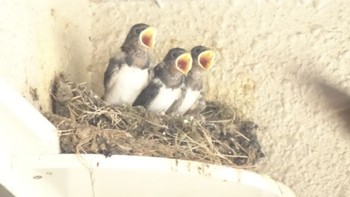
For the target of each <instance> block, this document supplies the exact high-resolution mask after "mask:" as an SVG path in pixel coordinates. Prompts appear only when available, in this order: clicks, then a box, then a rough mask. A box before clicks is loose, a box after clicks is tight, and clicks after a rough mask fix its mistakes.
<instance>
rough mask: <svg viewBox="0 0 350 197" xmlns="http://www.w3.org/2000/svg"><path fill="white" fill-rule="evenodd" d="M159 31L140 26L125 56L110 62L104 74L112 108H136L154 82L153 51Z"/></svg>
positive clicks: (125, 48) (127, 41)
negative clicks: (140, 95)
mask: <svg viewBox="0 0 350 197" xmlns="http://www.w3.org/2000/svg"><path fill="white" fill-rule="evenodd" d="M154 44H155V30H154V28H153V27H150V26H149V25H146V24H143V23H140V24H136V25H134V26H132V27H131V29H130V31H129V33H128V35H127V37H126V39H125V41H124V43H123V45H122V46H121V53H120V54H118V55H117V56H115V57H112V58H110V60H109V64H108V67H107V69H106V71H105V73H104V87H105V92H104V96H103V99H104V100H105V101H106V103H107V104H110V105H123V104H127V105H132V103H133V102H134V101H135V99H136V98H137V96H138V95H139V94H140V92H141V91H142V90H143V89H144V88H145V87H146V86H147V85H148V83H149V81H150V80H151V73H150V71H151V68H150V61H151V60H150V51H151V50H152V48H153V47H154Z"/></svg>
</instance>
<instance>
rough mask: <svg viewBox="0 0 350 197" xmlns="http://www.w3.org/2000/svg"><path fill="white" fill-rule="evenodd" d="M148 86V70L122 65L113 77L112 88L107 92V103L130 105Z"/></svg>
mask: <svg viewBox="0 0 350 197" xmlns="http://www.w3.org/2000/svg"><path fill="white" fill-rule="evenodd" d="M147 84H148V70H147V69H143V70H142V69H140V68H136V67H132V66H128V65H126V64H124V65H122V66H121V68H120V70H119V71H118V73H115V74H114V76H112V77H111V82H110V87H109V89H108V90H107V91H106V94H105V96H104V97H105V101H106V102H107V103H108V104H115V105H122V104H129V105H132V103H133V102H134V101H135V100H136V98H137V96H138V95H139V94H140V92H141V91H142V90H143V89H144V88H145V87H146V86H147Z"/></svg>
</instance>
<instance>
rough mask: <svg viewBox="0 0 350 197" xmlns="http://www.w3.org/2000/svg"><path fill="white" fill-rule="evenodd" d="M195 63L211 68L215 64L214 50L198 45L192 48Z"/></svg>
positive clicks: (206, 68)
mask: <svg viewBox="0 0 350 197" xmlns="http://www.w3.org/2000/svg"><path fill="white" fill-rule="evenodd" d="M191 55H192V58H193V61H194V64H196V65H199V66H200V67H201V68H203V69H204V70H209V69H210V68H211V67H212V66H213V64H214V56H215V55H214V51H213V50H211V49H209V48H207V47H205V46H196V47H194V48H193V49H192V50H191Z"/></svg>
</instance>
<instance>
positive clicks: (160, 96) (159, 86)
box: [133, 48, 192, 114]
mask: <svg viewBox="0 0 350 197" xmlns="http://www.w3.org/2000/svg"><path fill="white" fill-rule="evenodd" d="M191 67H192V58H191V54H190V53H188V52H187V51H186V50H184V49H182V48H173V49H171V50H169V52H168V53H167V55H166V56H165V58H164V60H163V61H162V62H161V63H159V64H158V65H157V66H156V67H155V68H154V77H153V79H152V81H151V82H150V83H149V85H148V86H147V87H146V88H145V89H144V90H143V91H142V92H141V94H140V95H139V96H138V98H137V99H136V101H135V102H134V104H133V105H134V106H138V105H142V106H144V107H145V108H146V109H148V110H149V111H153V112H157V113H161V114H164V113H165V112H166V111H167V110H168V109H169V107H170V106H171V105H172V104H173V102H174V101H175V100H177V99H178V98H179V97H180V96H181V88H182V87H181V86H182V85H183V81H184V76H185V75H187V73H188V72H189V71H190V70H191Z"/></svg>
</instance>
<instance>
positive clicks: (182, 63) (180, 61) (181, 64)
mask: <svg viewBox="0 0 350 197" xmlns="http://www.w3.org/2000/svg"><path fill="white" fill-rule="evenodd" d="M175 65H176V68H177V69H178V70H179V71H180V72H182V73H183V74H184V75H187V73H188V72H189V71H190V70H191V68H192V57H191V54H190V53H184V54H182V55H180V56H179V57H177V58H176V61H175Z"/></svg>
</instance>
